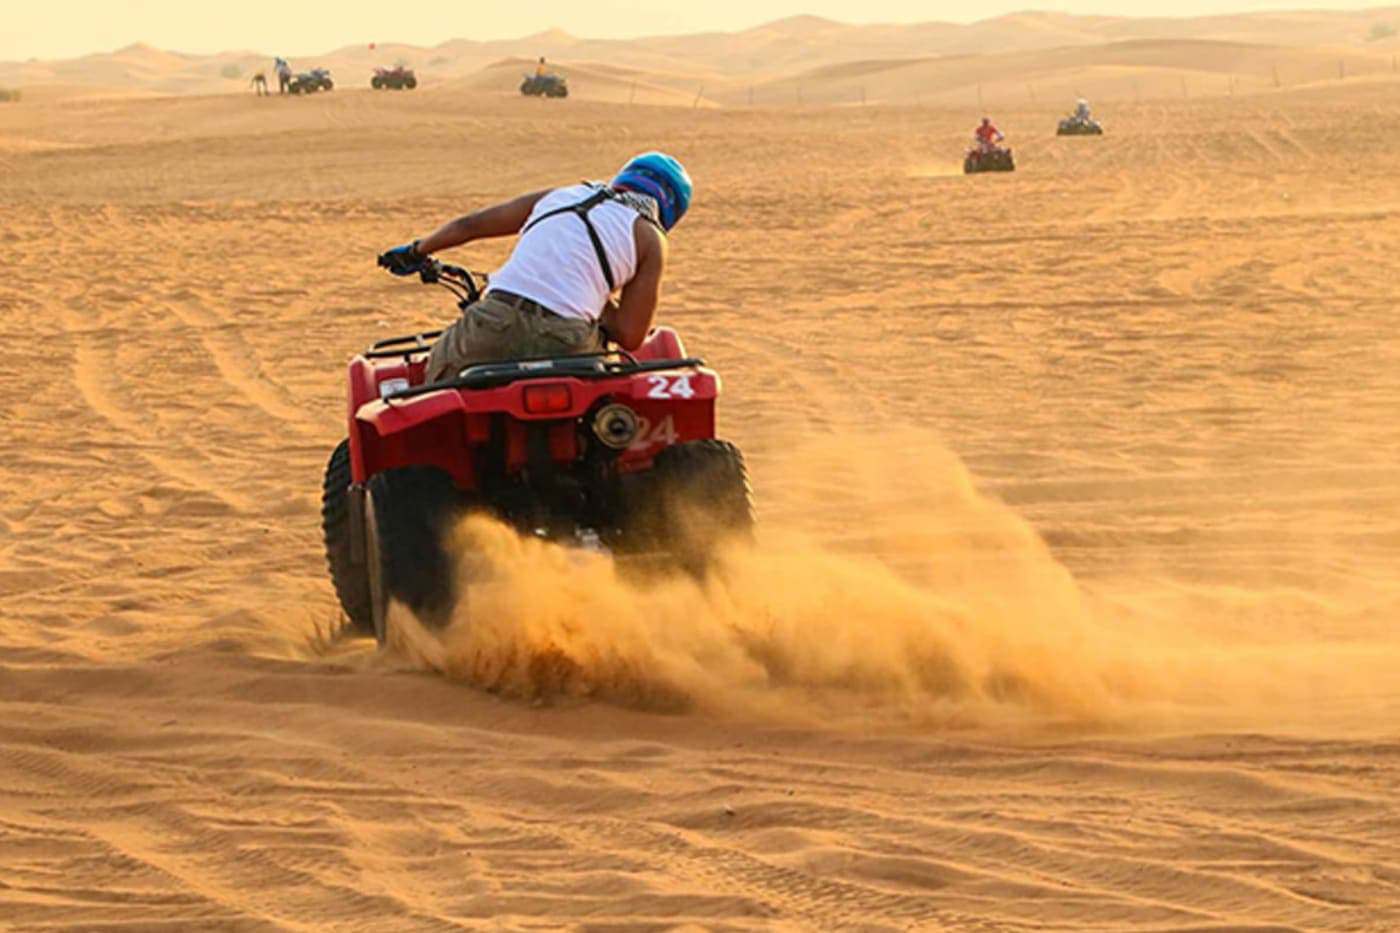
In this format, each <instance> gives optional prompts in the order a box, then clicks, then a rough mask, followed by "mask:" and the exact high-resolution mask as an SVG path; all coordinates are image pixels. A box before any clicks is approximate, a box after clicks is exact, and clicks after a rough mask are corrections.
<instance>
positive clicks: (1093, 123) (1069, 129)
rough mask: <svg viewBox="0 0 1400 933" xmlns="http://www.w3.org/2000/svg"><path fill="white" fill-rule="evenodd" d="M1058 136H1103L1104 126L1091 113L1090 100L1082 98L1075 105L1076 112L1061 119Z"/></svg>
mask: <svg viewBox="0 0 1400 933" xmlns="http://www.w3.org/2000/svg"><path fill="white" fill-rule="evenodd" d="M1056 135H1057V136H1102V135H1103V127H1102V126H1101V125H1100V124H1099V122H1098V121H1097V120H1095V119H1094V118H1093V116H1092V115H1091V114H1090V113H1089V102H1088V101H1087V100H1085V99H1084V98H1082V97H1081V98H1080V99H1079V100H1078V102H1077V103H1076V104H1075V105H1074V113H1072V114H1070V115H1069V116H1067V117H1065V118H1064V119H1063V120H1061V121H1060V126H1059V129H1058V130H1057V131H1056Z"/></svg>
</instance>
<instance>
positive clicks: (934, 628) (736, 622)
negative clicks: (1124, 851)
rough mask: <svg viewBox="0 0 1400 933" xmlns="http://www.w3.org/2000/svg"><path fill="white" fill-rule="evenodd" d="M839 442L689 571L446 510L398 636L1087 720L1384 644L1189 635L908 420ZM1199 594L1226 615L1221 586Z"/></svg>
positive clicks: (1227, 692) (791, 472) (586, 680)
mask: <svg viewBox="0 0 1400 933" xmlns="http://www.w3.org/2000/svg"><path fill="white" fill-rule="evenodd" d="M845 449H849V446H848V444H847V443H845V442H844V441H843V439H841V438H833V439H831V440H829V441H824V442H818V443H808V444H806V445H802V446H800V447H798V448H795V449H794V450H793V453H792V454H791V456H790V458H788V459H787V460H786V462H785V463H782V464H777V465H775V466H774V468H773V469H771V470H768V471H765V472H766V476H765V479H766V480H767V482H769V483H771V484H773V486H775V487H778V488H782V489H787V490H798V492H796V493H790V494H789V495H790V496H791V497H792V498H791V499H790V500H789V501H787V502H785V503H780V504H779V506H778V508H777V511H778V512H779V516H777V517H775V519H774V520H771V521H768V522H766V523H765V527H764V530H763V533H762V535H761V536H760V539H759V540H758V542H756V543H755V544H754V545H752V546H742V547H737V548H735V549H733V550H731V551H730V552H729V553H727V554H725V555H724V558H723V560H722V562H721V565H720V567H719V569H718V570H717V571H716V572H715V573H714V574H713V575H712V576H711V577H710V578H708V579H706V580H705V581H703V582H701V581H696V580H692V579H689V578H668V579H665V580H646V579H637V578H635V577H633V576H631V575H629V574H628V573H627V572H626V570H625V568H620V567H619V566H618V565H617V564H615V563H614V562H613V560H612V559H610V558H609V557H607V556H604V555H598V554H584V553H579V552H576V551H573V550H569V549H565V548H561V547H558V546H556V545H552V544H548V543H546V542H542V541H538V540H529V539H522V538H520V537H518V536H517V535H515V534H514V533H513V532H511V531H510V530H509V529H506V528H504V527H502V526H500V525H498V524H496V523H494V522H492V521H490V520H488V519H485V518H481V517H474V518H470V519H467V520H465V521H463V522H462V524H461V525H460V527H459V528H458V529H457V540H456V542H455V543H456V548H457V552H458V554H459V555H460V556H459V573H461V574H462V575H463V578H464V580H465V582H466V591H467V592H468V594H469V595H468V597H467V599H466V601H465V602H464V603H463V605H461V606H459V607H458V611H457V614H456V617H455V619H454V622H453V624H452V625H450V626H449V628H448V629H447V630H446V631H445V632H443V633H441V636H440V637H435V636H433V635H430V634H429V633H427V632H426V631H424V630H423V629H422V628H420V627H418V626H416V625H415V624H412V623H411V620H409V619H408V618H407V616H408V613H406V612H404V611H402V610H396V611H398V613H399V615H398V616H397V619H396V621H398V622H399V626H398V627H399V628H400V629H402V630H403V631H404V634H403V636H402V637H401V638H400V648H401V649H402V650H403V651H404V652H405V653H406V654H407V655H409V656H410V657H411V658H414V659H415V660H416V661H417V662H419V663H422V664H424V665H426V666H428V667H431V668H434V669H437V670H440V671H442V672H444V673H446V674H447V675H449V676H451V677H454V678H458V679H461V680H464V681H467V682H469V683H471V684H473V685H476V686H479V687H482V688H486V689H490V690H495V691H499V692H501V693H503V694H507V695H511V696H517V697H552V696H589V697H598V698H602V699H606V700H609V701H614V702H621V703H625V704H628V705H639V706H643V707H647V708H659V709H668V710H672V709H691V708H694V709H700V710H705V711H710V712H718V713H726V714H759V715H772V716H780V717H799V718H821V719H824V720H830V719H831V718H832V717H837V718H840V717H842V716H844V715H850V716H852V717H857V716H858V717H861V718H864V719H865V720H867V721H868V720H869V717H871V716H880V715H885V716H887V717H889V718H890V719H891V720H894V719H897V720H901V721H910V722H915V723H948V724H959V723H965V724H970V723H983V722H988V721H1014V720H1020V719H1026V718H1028V717H1030V718H1034V719H1036V720H1054V721H1067V722H1072V723H1079V724H1102V725H1108V726H1122V725H1125V724H1128V723H1129V722H1130V721H1134V720H1136V721H1141V719H1142V717H1143V716H1144V715H1145V714H1148V713H1151V714H1152V718H1153V721H1161V719H1160V717H1161V716H1168V717H1171V718H1176V717H1179V716H1181V715H1190V716H1191V717H1192V718H1193V719H1199V718H1200V717H1201V716H1211V717H1221V718H1229V717H1232V716H1233V717H1238V716H1241V715H1248V711H1249V710H1254V709H1263V708H1264V704H1270V705H1274V704H1278V703H1280V702H1283V703H1285V704H1289V703H1291V704H1294V705H1297V706H1300V707H1306V706H1307V705H1309V704H1310V703H1312V702H1313V701H1314V700H1316V699H1318V697H1319V696H1321V697H1323V698H1326V697H1330V696H1333V695H1340V693H1342V692H1346V691H1343V685H1344V684H1346V683H1350V684H1352V685H1353V687H1354V686H1355V684H1356V683H1357V680H1356V678H1358V677H1360V678H1361V679H1362V680H1363V681H1364V680H1366V679H1367V678H1368V677H1377V678H1378V677H1381V676H1383V672H1384V670H1385V669H1386V665H1387V664H1389V663H1391V662H1393V661H1394V660H1395V659H1396V658H1397V657H1400V654H1397V651H1396V647H1397V646H1396V645H1395V644H1393V643H1391V644H1380V645H1376V644H1369V643H1368V644H1367V645H1365V646H1358V645H1353V646H1351V647H1349V648H1348V647H1346V646H1331V647H1328V646H1325V645H1318V644H1310V645H1260V644H1257V643H1256V644H1245V643H1242V642H1240V641H1234V642H1232V641H1230V640H1229V639H1210V638H1207V637H1205V636H1204V635H1203V634H1201V632H1200V628H1199V626H1196V625H1187V624H1183V622H1184V620H1182V619H1180V618H1173V617H1171V616H1170V614H1169V615H1166V616H1164V615H1163V614H1162V613H1161V612H1160V611H1153V609H1154V607H1157V604H1156V602H1155V601H1153V600H1148V599H1146V598H1143V599H1140V600H1138V601H1137V602H1136V603H1132V602H1129V603H1124V602H1122V601H1121V600H1120V601H1117V602H1110V601H1109V600H1107V599H1104V598H1101V596H1100V594H1098V593H1097V592H1095V591H1093V590H1089V589H1086V588H1085V587H1084V586H1082V585H1081V584H1079V583H1078V582H1077V581H1076V580H1075V579H1074V577H1073V576H1072V575H1071V574H1070V572H1069V571H1068V570H1067V569H1066V568H1065V567H1064V566H1063V565H1062V564H1061V563H1060V562H1058V561H1057V560H1056V559H1055V557H1054V555H1053V554H1052V553H1051V551H1050V549H1049V548H1048V547H1047V546H1046V545H1045V543H1044V542H1043V540H1042V539H1041V538H1040V536H1039V535H1037V534H1036V533H1035V531H1034V529H1033V528H1031V526H1030V525H1029V524H1027V523H1026V522H1025V521H1024V520H1023V519H1021V518H1020V517H1019V516H1018V515H1017V514H1016V513H1015V512H1014V511H1012V510H1011V509H1010V508H1008V507H1007V506H1005V505H1003V504H1002V503H999V502H997V501H995V500H993V499H991V498H988V497H987V496H984V495H983V494H981V493H980V492H978V491H977V489H976V488H975V486H974V485H973V483H972V480H971V477H970V476H969V475H968V473H967V471H966V469H965V468H964V467H963V466H962V465H961V464H960V463H959V462H958V461H957V459H956V458H955V457H954V456H952V455H951V454H950V453H948V452H947V451H946V450H945V449H943V448H942V447H941V446H939V445H937V444H936V442H934V441H932V440H931V439H930V438H929V437H928V436H926V435H913V436H911V437H909V438H906V439H905V442H904V443H902V444H900V445H899V449H901V450H903V451H905V453H904V454H902V455H900V456H899V457H896V458H891V459H886V460H884V461H882V462H879V463H870V462H862V463H861V464H860V465H858V466H854V467H852V466H849V465H848V466H845V467H843V466H842V464H843V463H844V462H845V461H843V460H842V459H841V457H840V452H841V451H842V450H845ZM857 474H859V475H857ZM836 488H839V489H840V490H843V492H842V494H840V495H837V494H835V493H834V492H833V489H836ZM819 489H824V490H825V491H824V492H822V493H821V494H820V496H814V498H813V499H811V501H808V502H807V503H806V505H807V507H808V508H809V509H810V510H813V511H822V512H827V513H829V512H830V511H832V510H833V509H835V510H841V511H843V512H844V513H845V514H846V516H847V518H846V525H847V527H848V528H849V529H851V533H850V535H849V536H848V539H847V540H846V541H845V542H844V543H837V544H833V543H830V542H826V543H823V542H822V541H819V540H817V539H816V538H815V537H814V536H813V535H811V534H810V533H808V532H806V531H804V530H803V529H802V528H801V527H795V526H800V525H801V522H800V521H797V520H794V518H793V517H792V516H793V515H800V514H801V513H800V508H801V505H802V503H801V502H800V499H801V498H802V496H803V495H804V492H803V491H805V494H807V495H814V492H815V491H816V490H819ZM882 501H883V502H885V503H890V502H898V503H902V504H903V506H904V507H902V508H900V509H897V510H890V509H882V508H879V507H878V503H880V502H882ZM783 513H788V517H786V518H784V517H782V515H783ZM1207 605H1210V604H1209V603H1207ZM1158 608H1160V607H1158ZM1195 608H1196V611H1202V604H1201V602H1200V601H1199V600H1198V601H1197V603H1196V604H1195ZM1213 608H1214V609H1217V610H1219V611H1220V612H1222V613H1225V612H1229V611H1230V609H1231V607H1230V606H1229V605H1228V604H1227V601H1225V600H1224V599H1223V598H1220V599H1218V600H1217V602H1216V604H1215V605H1214V607H1213ZM1254 610H1255V611H1257V610H1258V606H1257V605H1256V606H1255V607H1254ZM1368 670H1369V671H1370V673H1368ZM1373 682H1375V683H1380V682H1381V681H1380V680H1378V679H1377V680H1374V681H1373Z"/></svg>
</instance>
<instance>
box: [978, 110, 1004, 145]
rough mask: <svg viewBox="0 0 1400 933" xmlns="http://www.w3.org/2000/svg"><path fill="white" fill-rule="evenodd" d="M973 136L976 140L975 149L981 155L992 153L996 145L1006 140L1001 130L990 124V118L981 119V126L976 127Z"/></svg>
mask: <svg viewBox="0 0 1400 933" xmlns="http://www.w3.org/2000/svg"><path fill="white" fill-rule="evenodd" d="M975 136H976V138H977V149H978V151H979V152H983V153H986V152H991V151H993V150H994V149H996V144H997V143H999V142H1001V141H1002V140H1003V139H1005V138H1006V137H1005V136H1003V135H1002V133H1001V130H999V129H997V128H996V126H995V125H994V124H993V123H992V118H991V117H983V118H982V125H981V126H979V127H977V131H976V133H975Z"/></svg>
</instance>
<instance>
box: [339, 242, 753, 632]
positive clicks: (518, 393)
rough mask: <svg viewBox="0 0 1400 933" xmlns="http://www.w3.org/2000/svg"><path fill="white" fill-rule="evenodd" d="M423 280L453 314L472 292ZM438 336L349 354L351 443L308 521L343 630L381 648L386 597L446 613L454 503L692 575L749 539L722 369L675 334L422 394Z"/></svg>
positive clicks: (502, 366) (494, 366)
mask: <svg viewBox="0 0 1400 933" xmlns="http://www.w3.org/2000/svg"><path fill="white" fill-rule="evenodd" d="M421 278H422V280H423V281H424V282H426V283H429V284H437V285H441V286H443V287H445V288H447V289H448V290H450V291H452V292H453V294H454V295H455V296H456V297H457V299H458V306H459V307H460V308H462V309H464V310H465V309H466V308H467V307H468V306H469V305H470V304H471V303H473V302H474V301H475V300H476V299H477V298H478V297H479V291H478V284H477V281H476V279H475V277H474V276H473V275H472V273H470V272H469V271H467V270H466V269H462V268H460V267H457V266H451V265H446V264H444V263H440V262H437V261H431V262H430V263H429V265H428V266H426V267H425V268H424V269H423V271H422V273H421ZM436 336H437V333H424V334H415V335H411V336H407V337H395V338H392V339H389V340H381V341H379V342H378V343H376V344H374V345H373V346H372V347H370V348H369V349H368V350H366V351H364V352H363V353H361V354H359V355H358V356H356V357H355V358H354V359H352V360H351V361H350V369H349V383H350V385H349V418H348V421H349V436H348V438H347V439H346V440H343V441H341V442H340V445H339V446H338V447H336V449H335V452H334V453H332V454H331V458H330V462H329V464H327V466H326V474H325V484H324V489H323V495H322V500H321V503H322V505H321V517H322V528H323V531H324V532H325V542H326V558H327V562H328V563H329V565H330V573H331V579H332V581H333V582H334V584H335V590H336V595H337V596H338V597H339V598H340V605H341V607H342V608H343V609H344V611H345V614H346V616H347V617H348V618H349V621H350V624H351V626H352V627H353V629H354V630H355V631H357V632H358V633H360V634H364V635H369V634H373V635H374V636H375V637H376V638H377V639H378V640H379V642H380V643H381V644H383V643H384V641H385V639H386V635H387V632H386V629H385V615H386V610H387V607H388V603H389V599H390V598H391V597H392V598H395V599H398V600H399V601H401V602H403V603H405V604H406V605H407V606H408V607H409V608H410V609H412V610H413V611H414V613H415V614H416V615H417V616H418V618H419V619H421V620H422V621H423V622H424V623H425V624H428V625H431V626H441V625H444V624H445V623H446V622H447V621H448V619H449V617H450V613H451V609H452V607H453V606H454V605H455V604H456V602H457V600H458V599H459V598H460V597H461V596H463V595H465V594H464V593H461V592H458V589H459V588H461V587H462V586H463V584H461V583H460V581H458V580H456V579H455V575H454V573H453V572H452V566H451V558H450V556H449V554H448V552H447V549H446V546H445V541H444V536H445V534H446V533H447V531H448V530H449V529H450V527H451V525H452V523H453V521H454V519H455V518H456V517H458V516H460V515H462V514H464V513H466V512H469V511H479V512H486V513H488V514H491V515H493V516H495V517H497V518H499V519H500V520H502V521H504V522H506V523H507V524H509V525H511V526H513V527H514V528H515V529H516V530H517V531H519V532H520V533H521V534H528V535H534V536H538V537H542V538H547V539H550V540H555V541H559V542H561V543H566V544H575V545H579V546H582V547H588V548H595V549H600V548H607V549H608V550H610V551H611V552H613V553H614V554H615V555H617V556H618V557H620V558H622V559H624V561H627V562H629V563H630V561H631V559H633V558H635V559H636V562H637V563H638V564H640V565H643V566H648V567H654V566H655V565H656V564H657V563H660V564H661V565H662V566H663V567H671V568H675V569H677V570H680V571H683V572H689V573H694V574H703V573H704V572H705V568H706V566H707V564H708V562H709V561H710V559H711V558H712V556H713V555H714V553H715V548H716V546H717V545H718V544H719V543H720V542H721V540H724V539H727V538H729V537H731V536H736V535H738V536H742V535H747V534H749V533H751V531H752V528H753V510H752V506H751V494H750V489H749V481H748V474H747V471H746V469H745V466H744V458H743V456H742V455H741V454H740V452H739V450H738V448H736V447H735V446H734V445H733V444H729V443H727V442H725V441H721V440H716V439H715V401H716V399H717V398H718V396H719V389H720V380H719V376H718V375H717V374H716V373H715V372H714V371H713V370H711V369H708V368H706V367H705V365H704V362H703V361H702V360H699V359H696V358H695V357H688V356H686V355H685V349H684V347H683V346H682V345H681V340H680V337H679V336H678V335H677V334H676V332H675V331H673V330H671V329H670V328H666V327H658V328H656V329H654V330H653V331H652V332H651V334H650V335H649V336H648V338H647V340H646V342H645V343H644V344H643V345H642V346H641V347H639V348H638V349H637V351H636V352H635V353H628V352H626V351H623V350H619V349H610V350H607V351H605V352H600V353H589V354H583V355H579V356H563V357H558V358H554V359H529V360H509V361H505V362H495V363H482V364H479V365H474V366H468V367H467V368H465V369H463V370H462V371H461V372H460V373H458V374H457V375H455V376H453V377H451V378H449V379H445V380H443V381H440V382H436V383H432V384H425V382H424V370H425V368H426V364H427V356H428V350H429V346H430V344H431V342H432V340H433V338H435V337H436Z"/></svg>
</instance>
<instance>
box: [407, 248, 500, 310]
mask: <svg viewBox="0 0 1400 933" xmlns="http://www.w3.org/2000/svg"><path fill="white" fill-rule="evenodd" d="M418 278H420V279H421V280H422V281H423V284H425V285H441V286H442V287H443V288H445V289H447V290H448V291H449V292H451V293H452V294H453V295H456V296H457V304H458V306H459V307H461V308H462V309H463V310H465V309H466V307H467V305H470V304H475V303H476V302H477V301H480V300H481V288H482V286H483V285H485V284H486V283H487V281H488V279H489V277H488V276H487V275H486V273H484V272H473V271H472V270H470V269H465V268H463V267H462V266H454V265H452V264H451V263H446V262H440V261H439V260H436V259H429V260H427V261H425V262H424V263H423V268H421V269H419V270H418Z"/></svg>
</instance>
